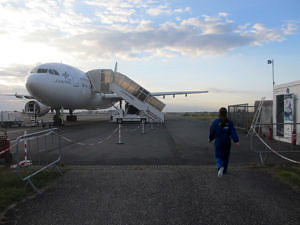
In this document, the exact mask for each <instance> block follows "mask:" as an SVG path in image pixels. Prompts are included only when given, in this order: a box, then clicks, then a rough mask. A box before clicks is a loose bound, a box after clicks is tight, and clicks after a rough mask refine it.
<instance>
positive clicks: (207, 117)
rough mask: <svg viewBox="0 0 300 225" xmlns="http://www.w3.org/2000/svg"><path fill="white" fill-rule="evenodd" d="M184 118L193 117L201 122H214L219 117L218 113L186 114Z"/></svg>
mask: <svg viewBox="0 0 300 225" xmlns="http://www.w3.org/2000/svg"><path fill="white" fill-rule="evenodd" d="M182 116H186V117H191V118H195V119H199V120H210V121H212V120H214V119H216V118H217V117H218V113H217V112H198V113H188V112H186V113H184V114H182Z"/></svg>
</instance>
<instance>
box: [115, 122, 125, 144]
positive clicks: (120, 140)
mask: <svg viewBox="0 0 300 225" xmlns="http://www.w3.org/2000/svg"><path fill="white" fill-rule="evenodd" d="M116 144H124V143H123V142H122V133H121V122H119V141H118V142H117V143H116Z"/></svg>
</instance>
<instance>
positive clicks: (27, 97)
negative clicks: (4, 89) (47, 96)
mask: <svg viewBox="0 0 300 225" xmlns="http://www.w3.org/2000/svg"><path fill="white" fill-rule="evenodd" d="M0 95H2V96H15V97H16V98H20V99H34V97H32V96H31V95H20V94H18V93H15V94H6V93H0Z"/></svg>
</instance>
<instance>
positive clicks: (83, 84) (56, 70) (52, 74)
mask: <svg viewBox="0 0 300 225" xmlns="http://www.w3.org/2000/svg"><path fill="white" fill-rule="evenodd" d="M26 88H27V90H28V92H29V93H30V94H31V96H32V97H34V98H35V99H36V100H38V101H39V102H41V103H42V104H44V105H47V106H49V107H51V108H52V109H61V108H63V109H71V110H74V109H105V108H109V107H111V106H112V104H113V103H114V102H115V101H116V100H113V99H104V97H103V96H102V95H101V93H93V92H92V87H91V82H90V80H89V78H88V76H87V75H86V74H85V73H84V72H83V71H81V70H79V69H76V68H74V67H72V66H69V65H65V64H61V63H46V64H42V65H39V66H37V67H36V68H34V69H33V70H32V71H31V74H30V75H29V77H28V78H27V81H26Z"/></svg>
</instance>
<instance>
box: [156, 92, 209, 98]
mask: <svg viewBox="0 0 300 225" xmlns="http://www.w3.org/2000/svg"><path fill="white" fill-rule="evenodd" d="M202 93H208V91H167V92H152V93H151V95H152V96H163V97H165V96H166V95H173V97H175V95H185V96H187V95H188V94H202Z"/></svg>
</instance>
